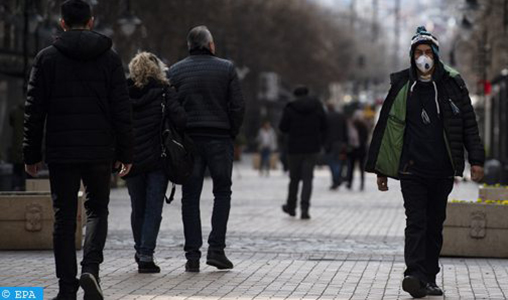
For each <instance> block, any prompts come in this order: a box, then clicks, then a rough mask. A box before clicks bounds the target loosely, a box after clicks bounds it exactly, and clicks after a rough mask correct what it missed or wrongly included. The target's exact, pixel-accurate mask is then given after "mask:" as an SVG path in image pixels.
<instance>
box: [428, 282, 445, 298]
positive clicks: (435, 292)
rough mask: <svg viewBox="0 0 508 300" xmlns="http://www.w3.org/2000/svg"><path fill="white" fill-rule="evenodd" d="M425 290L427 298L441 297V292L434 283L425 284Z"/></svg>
mask: <svg viewBox="0 0 508 300" xmlns="http://www.w3.org/2000/svg"><path fill="white" fill-rule="evenodd" d="M425 289H426V290H427V295H429V296H443V290H442V289H441V288H440V287H438V286H437V284H435V283H427V286H425Z"/></svg>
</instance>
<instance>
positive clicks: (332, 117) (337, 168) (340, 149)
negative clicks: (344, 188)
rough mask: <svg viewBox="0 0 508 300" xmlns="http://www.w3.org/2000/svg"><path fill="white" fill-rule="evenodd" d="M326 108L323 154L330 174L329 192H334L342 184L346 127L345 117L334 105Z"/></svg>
mask: <svg viewBox="0 0 508 300" xmlns="http://www.w3.org/2000/svg"><path fill="white" fill-rule="evenodd" d="M327 108H328V113H327V114H326V121H327V127H328V130H327V133H326V139H325V152H326V157H327V160H328V166H329V167H330V172H331V174H332V185H331V186H330V190H336V189H338V188H339V187H340V185H341V184H342V171H343V167H344V165H345V163H346V149H347V143H348V127H347V123H346V117H345V116H344V115H343V114H342V113H341V112H338V111H337V110H336V108H335V105H333V104H332V103H328V104H327Z"/></svg>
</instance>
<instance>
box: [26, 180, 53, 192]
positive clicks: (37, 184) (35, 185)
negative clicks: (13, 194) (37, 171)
mask: <svg viewBox="0 0 508 300" xmlns="http://www.w3.org/2000/svg"><path fill="white" fill-rule="evenodd" d="M26 191H27V192H49V191H51V187H50V184H49V179H27V180H26Z"/></svg>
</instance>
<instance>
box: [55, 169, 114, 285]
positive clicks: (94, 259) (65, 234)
mask: <svg viewBox="0 0 508 300" xmlns="http://www.w3.org/2000/svg"><path fill="white" fill-rule="evenodd" d="M49 175H50V183H51V196H52V198H53V208H54V212H55V224H54V232H53V247H54V253H55V262H56V276H57V277H58V278H59V279H60V281H59V284H60V289H61V290H62V289H66V288H73V287H74V286H75V285H76V284H77V279H76V276H77V261H76V246H75V232H76V226H81V224H76V214H77V210H78V192H79V188H80V182H81V180H83V185H84V187H85V210H86V218H87V222H86V234H85V243H84V247H83V260H82V261H81V266H82V272H88V273H93V274H95V275H97V276H98V274H99V264H100V263H102V261H103V260H104V258H103V253H102V252H103V249H104V244H105V242H106V236H107V233H108V214H109V211H108V204H109V190H110V176H111V164H110V163H104V164H50V165H49Z"/></svg>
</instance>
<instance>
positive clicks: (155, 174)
mask: <svg viewBox="0 0 508 300" xmlns="http://www.w3.org/2000/svg"><path fill="white" fill-rule="evenodd" d="M126 181H127V188H128V190H129V195H130V196H131V206H132V213H131V226H132V234H133V235H134V243H135V244H134V248H135V249H136V252H137V254H138V255H139V258H140V260H142V261H151V260H152V258H153V253H154V251H155V245H156V242H157V235H158V234H159V228H160V225H161V221H162V207H163V205H164V194H165V193H166V189H167V187H168V178H167V177H166V175H165V174H164V172H163V171H162V170H156V171H152V172H147V173H143V174H140V175H137V176H134V177H129V178H127V179H126Z"/></svg>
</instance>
